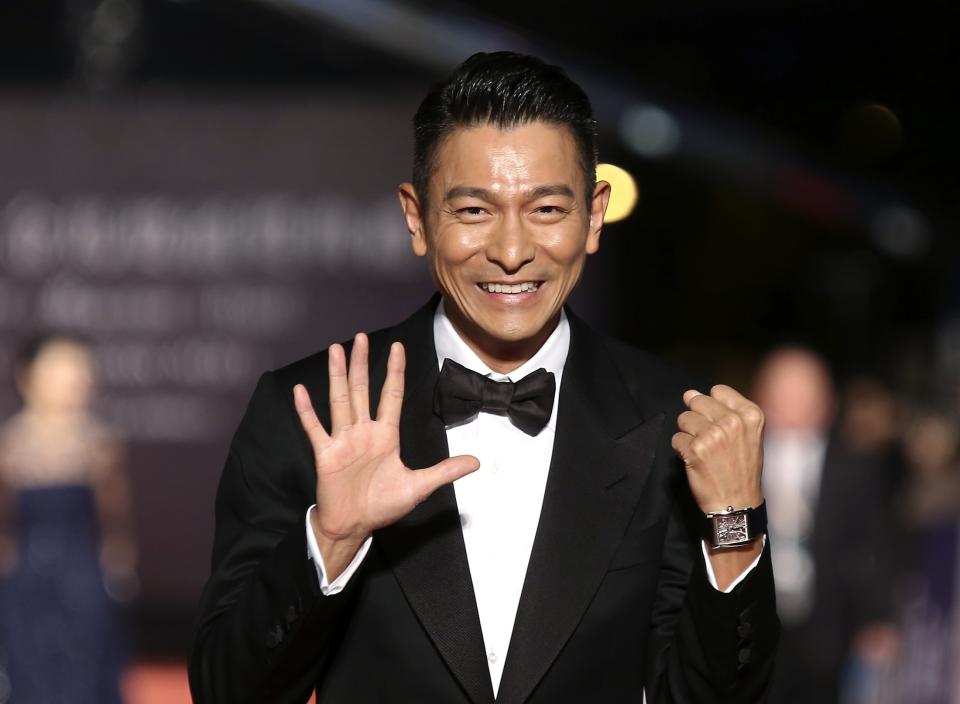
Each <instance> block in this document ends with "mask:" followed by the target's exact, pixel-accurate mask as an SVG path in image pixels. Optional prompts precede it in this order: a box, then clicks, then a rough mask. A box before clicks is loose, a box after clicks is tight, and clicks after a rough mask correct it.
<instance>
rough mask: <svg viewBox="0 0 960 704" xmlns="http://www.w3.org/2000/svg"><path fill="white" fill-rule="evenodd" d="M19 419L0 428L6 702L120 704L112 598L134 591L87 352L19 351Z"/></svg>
mask: <svg viewBox="0 0 960 704" xmlns="http://www.w3.org/2000/svg"><path fill="white" fill-rule="evenodd" d="M15 378H16V385H17V389H18V391H19V392H20V395H21V397H22V398H23V408H22V410H20V411H19V412H18V413H16V414H15V415H14V416H13V417H11V418H10V419H9V420H7V421H6V422H5V423H4V424H3V426H2V427H0V519H2V525H0V559H2V568H0V569H2V575H0V648H2V652H3V657H4V660H5V663H6V668H7V673H8V675H9V679H8V688H9V690H10V691H8V692H7V697H8V700H9V701H13V702H18V703H21V702H22V703H23V704H33V703H41V702H43V703H46V702H58V703H59V702H70V703H71V704H87V703H89V704H110V703H111V702H119V701H120V690H119V686H120V685H119V681H120V666H121V651H122V647H121V645H120V642H119V640H120V639H119V635H120V633H119V623H118V614H117V613H116V608H115V603H114V600H113V599H112V597H111V592H113V593H114V596H116V595H117V594H123V595H128V594H129V592H130V589H131V588H132V585H134V584H135V562H136V550H135V548H134V543H133V541H132V539H131V534H130V511H129V503H130V501H129V492H128V487H127V481H126V478H125V476H124V474H123V472H122V470H121V462H120V460H121V446H120V443H119V441H118V439H117V438H116V437H115V436H114V434H113V433H112V432H111V430H110V429H109V428H107V427H106V426H105V425H104V424H103V423H101V422H100V421H99V420H97V419H96V418H95V417H94V416H93V415H92V413H91V410H90V403H91V399H92V395H93V389H94V375H93V365H92V360H91V355H90V351H89V350H88V348H87V347H86V345H85V344H84V343H83V342H82V341H80V340H78V339H75V338H72V337H70V336H65V335H54V334H51V335H45V336H42V337H39V338H37V339H35V340H32V341H31V342H29V343H27V344H26V345H24V347H23V348H22V350H21V351H20V354H19V355H18V357H17V363H16V370H15Z"/></svg>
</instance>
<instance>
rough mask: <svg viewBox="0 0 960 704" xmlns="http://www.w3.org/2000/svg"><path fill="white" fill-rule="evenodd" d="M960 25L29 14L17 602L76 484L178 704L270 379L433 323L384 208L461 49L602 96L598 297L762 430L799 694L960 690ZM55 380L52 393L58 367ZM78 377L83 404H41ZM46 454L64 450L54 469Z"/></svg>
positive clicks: (622, 13)
mask: <svg viewBox="0 0 960 704" xmlns="http://www.w3.org/2000/svg"><path fill="white" fill-rule="evenodd" d="M947 7H948V6H947V3H945V2H934V1H931V2H925V3H919V2H917V3H899V4H890V5H887V4H877V3H860V2H851V1H846V0H844V1H841V2H829V3H828V2H809V1H807V2H792V1H785V2H780V3H777V4H775V5H771V4H770V3H760V2H756V1H754V0H745V1H744V2H740V3H713V4H708V3H699V2H690V1H689V0H674V1H673V2H670V3H656V4H653V3H632V4H628V3H617V2H612V1H608V0H594V2H591V3H589V4H587V5H580V6H576V5H572V6H563V7H561V6H559V5H557V4H556V3H548V2H543V1H540V0H531V1H529V2H524V3H517V2H509V3H508V2H500V1H499V0H487V1H486V2H479V1H476V2H474V1H468V0H459V1H457V2H437V1H435V0H416V1H415V0H403V1H399V0H395V1H390V0H30V1H29V2H28V1H27V0H6V1H5V2H3V3H2V4H0V370H2V371H3V374H4V375H3V376H2V377H0V422H2V423H3V424H4V428H5V430H4V431H3V433H2V434H0V462H2V461H3V460H4V458H6V463H7V466H6V468H5V469H3V468H0V477H2V476H6V479H5V480H4V481H5V485H6V489H5V496H6V497H7V498H6V499H3V502H2V503H0V511H2V512H3V514H2V516H3V517H4V520H3V521H0V529H2V530H4V531H5V533H4V535H5V537H4V538H3V540H2V541H0V548H3V546H4V545H6V546H7V548H4V550H5V551H0V558H3V560H0V565H2V566H4V567H3V569H4V570H5V571H6V573H7V575H8V579H7V581H8V582H9V583H10V584H17V583H18V582H17V580H18V579H19V580H20V582H19V583H20V584H21V588H22V585H23V584H25V583H26V584H34V583H35V582H30V579H41V578H42V579H48V578H51V577H50V575H51V574H52V572H56V570H55V569H54V570H52V571H51V569H49V565H48V566H47V567H46V568H45V567H43V565H44V564H47V563H51V560H52V563H51V564H63V563H62V562H58V559H57V558H56V557H54V558H51V557H50V555H56V554H57V553H56V551H53V552H51V549H50V537H49V536H50V535H51V534H50V533H49V532H47V533H44V534H43V535H44V536H46V537H45V538H44V540H46V541H47V542H42V541H41V543H37V544H34V543H30V542H29V541H28V540H27V538H26V537H25V536H27V534H28V533H30V530H32V527H31V525H27V523H28V521H27V519H28V518H29V516H30V513H29V510H28V509H29V506H27V502H26V500H27V499H30V500H31V501H32V500H33V498H31V497H35V496H36V494H37V490H39V489H48V490H49V489H57V491H59V489H64V488H68V487H69V486H74V487H75V486H76V485H83V486H86V487H88V488H89V490H90V493H91V495H92V496H95V497H96V501H95V506H96V507H97V508H96V509H94V510H93V512H92V513H91V512H90V511H89V510H88V509H87V508H82V506H81V505H80V504H82V503H83V501H86V499H83V498H82V497H79V496H76V495H74V496H73V498H69V497H67V498H66V499H65V498H64V496H62V493H63V492H60V493H59V494H58V495H57V497H56V500H57V501H63V500H66V501H68V502H72V501H74V499H77V500H78V501H77V502H75V503H71V504H69V505H70V507H71V508H70V510H69V511H67V512H66V513H68V514H69V515H71V516H78V518H77V520H78V521H87V522H88V523H89V522H90V521H93V522H94V523H98V524H99V525H100V526H101V533H104V534H106V533H105V532H104V530H103V529H102V527H103V526H104V525H109V527H111V530H113V533H111V535H115V537H116V536H119V537H116V542H113V543H111V544H110V545H109V546H107V545H106V544H101V545H99V546H96V545H95V546H94V550H93V552H91V555H93V557H92V558H91V559H92V561H93V563H94V567H93V570H94V572H95V573H96V571H97V569H100V568H102V570H101V571H102V574H103V579H104V582H105V583H106V585H107V587H108V589H107V592H108V593H109V598H110V602H111V604H112V606H110V609H111V610H112V612H113V613H114V616H113V617H111V618H112V619H113V618H114V617H115V620H116V621H117V623H118V626H117V628H116V629H114V630H115V631H116V632H117V635H109V636H108V635H106V634H105V635H104V638H107V637H109V638H113V639H114V640H116V641H117V643H118V645H117V647H116V648H115V651H116V652H113V651H112V652H111V654H110V655H109V657H107V656H104V657H105V658H106V659H108V660H111V662H112V663H113V665H112V667H113V668H114V670H117V671H120V672H122V673H123V675H122V689H123V698H124V701H127V702H132V703H134V704H141V703H148V702H155V701H158V702H159V701H162V702H166V703H174V704H175V703H176V702H179V701H189V695H188V694H187V692H186V685H185V675H184V671H183V667H184V662H185V658H186V655H187V652H188V647H189V634H190V625H191V619H192V617H193V613H194V608H195V605H196V602H197V599H198V597H199V593H200V590H201V588H202V586H203V583H204V581H205V578H206V576H207V574H208V569H209V556H210V548H211V542H212V527H213V511H212V507H213V498H214V493H215V490H216V484H217V481H218V478H219V474H220V470H221V468H222V464H223V461H224V459H225V456H226V449H227V446H228V443H229V440H230V436H231V433H232V432H233V430H234V428H235V427H236V424H237V422H238V421H239V418H240V415H241V414H242V412H243V409H244V407H245V404H246V401H247V399H248V397H249V395H250V393H251V392H252V389H253V387H254V384H255V382H256V379H257V377H258V375H259V374H260V373H261V372H262V371H264V370H266V369H269V368H273V367H276V366H279V365H282V364H284V363H286V362H289V361H292V360H294V359H296V358H299V357H301V356H304V355H306V354H308V353H310V352H312V351H315V350H317V349H319V348H322V347H325V346H326V345H328V344H329V343H330V342H333V341H336V340H339V339H342V338H345V337H348V336H350V335H351V334H352V333H353V332H355V331H356V330H358V329H362V330H371V329H374V328H377V327H382V326H384V325H387V324H390V323H393V322H395V321H397V320H398V319H400V318H402V317H405V315H406V314H407V313H408V312H410V311H412V310H413V309H414V308H415V307H417V306H419V305H420V303H422V302H423V301H424V300H425V299H426V297H427V296H428V295H429V293H430V292H431V290H432V285H431V282H430V280H429V277H428V275H427V273H426V271H425V269H424V268H423V266H422V262H421V261H419V260H417V259H416V258H414V257H413V256H412V254H411V253H410V251H409V245H408V239H407V235H406V231H405V228H404V226H403V222H402V220H401V217H400V210H399V207H398V204H397V201H396V196H395V187H396V185H397V184H398V183H399V182H401V181H404V180H407V179H408V178H409V175H410V169H411V154H412V135H411V129H410V121H411V118H412V115H413V112H414V110H415V109H416V106H417V104H418V102H419V100H420V98H421V97H422V95H423V94H424V92H425V91H426V89H427V87H428V86H429V85H430V84H431V83H433V82H435V81H437V80H439V79H440V78H442V77H443V76H444V75H445V74H446V73H447V72H448V71H449V70H450V69H452V68H453V67H454V66H455V65H456V64H457V63H459V62H460V61H461V60H462V59H464V58H466V57H467V56H469V55H470V54H472V53H473V52H475V51H490V50H498V49H513V50H517V51H523V52H529V53H535V54H538V55H540V56H542V57H544V58H545V59H547V60H548V61H551V62H554V63H559V64H561V65H563V66H564V67H565V68H567V70H568V72H569V73H570V74H571V75H572V76H573V77H574V79H575V80H577V81H578V82H580V83H581V85H582V86H583V87H584V88H585V89H586V91H587V93H588V94H589V95H590V96H591V98H592V100H593V103H594V108H595V111H596V114H597V117H598V119H599V121H600V151H601V161H603V162H606V163H609V164H615V165H616V166H618V167H619V168H620V169H622V170H623V171H624V172H625V173H626V175H624V174H620V175H619V176H618V178H620V179H623V181H622V184H621V185H617V184H615V195H616V197H617V199H618V203H617V204H616V205H617V208H618V210H619V211H620V213H619V215H620V216H621V218H620V219H619V220H617V221H616V222H610V223H609V224H608V226H607V227H606V229H605V235H604V240H603V247H602V249H601V252H600V254H599V255H598V256H596V257H594V258H593V260H592V261H591V262H590V264H589V266H588V268H587V272H586V275H585V279H584V281H583V283H582V285H581V287H580V289H578V291H577V293H576V294H575V299H574V304H573V305H574V307H575V308H576V309H577V310H578V311H579V312H580V313H581V314H582V315H584V316H585V317H587V318H588V319H589V320H591V321H592V322H594V324H595V325H596V326H597V327H600V328H603V329H606V330H608V331H610V332H613V333H615V334H617V335H619V336H620V337H623V338H625V339H627V340H629V341H630V342H632V343H634V344H637V345H639V346H641V347H644V348H647V349H649V350H652V351H654V352H656V353H658V354H661V355H663V356H666V357H668V358H670V359H672V360H674V361H675V362H677V363H678V364H682V365H684V366H687V367H689V368H691V369H693V370H695V371H698V372H700V373H701V374H703V375H705V376H707V377H708V378H712V379H722V380H724V381H725V382H727V383H731V384H733V385H735V386H737V387H739V388H742V389H745V390H748V391H749V392H751V393H753V394H754V396H755V397H756V398H757V399H758V401H760V402H761V404H762V405H764V407H765V409H766V410H767V412H768V416H769V418H770V426H771V432H770V433H769V436H768V443H769V445H768V467H767V470H766V479H765V481H767V482H768V486H767V487H766V493H767V496H768V502H769V503H770V508H771V517H773V516H774V515H778V516H779V517H780V519H779V520H780V525H772V526H771V531H772V535H773V538H774V545H775V546H777V547H778V548H779V546H780V545H783V546H784V548H783V549H782V550H779V554H778V551H777V550H775V553H774V554H775V556H776V557H777V560H778V562H777V564H776V570H777V580H778V589H779V590H781V591H782V592H783V593H781V594H780V595H779V604H780V608H781V616H782V618H783V620H784V624H785V636H784V647H785V648H787V649H790V650H789V652H792V653H796V656H795V657H791V658H790V660H791V662H793V663H795V666H791V667H788V668H786V669H785V670H784V672H783V673H781V675H779V677H780V681H781V685H780V686H782V687H783V689H782V690H780V691H781V692H782V694H780V695H778V696H779V698H778V699H776V701H782V702H788V701H800V702H804V701H807V702H828V701H832V700H833V699H831V698H835V699H836V700H837V701H844V702H849V703H853V702H900V701H903V702H924V703H926V702H930V703H931V704H932V703H934V702H937V703H939V702H958V701H960V668H957V667H954V666H953V663H954V662H958V661H960V635H958V634H960V609H958V608H956V606H955V604H956V603H957V602H960V586H958V585H960V568H958V565H960V560H958V542H960V541H958V517H960V485H958V482H960V480H958V476H960V474H958V473H960V467H958V453H957V447H958V426H957V412H958V403H960V251H958V244H957V243H958V238H957V235H956V228H957V224H958V223H957V218H958V215H960V211H958V207H957V204H958V201H960V182H958V178H957V173H958V166H960V158H958V157H960V128H958V124H960V122H958V109H960V102H958V98H960V94H958V87H957V86H958V83H957V81H956V77H955V74H956V68H957V66H958V59H960V50H958V49H957V44H956V42H955V37H954V31H953V25H952V24H951V23H950V22H948V21H947V17H948V13H947ZM618 174H619V172H618ZM618 183H620V182H619V181H618ZM631 189H635V195H636V199H635V202H634V200H633V199H632V198H630V197H629V195H630V193H631ZM51 333H52V337H42V338H38V337H37V336H38V335H41V336H42V335H48V336H49V335H50V334H51ZM31 340H32V341H33V344H32V345H31V344H30V342H29V341H31ZM51 340H53V341H54V343H58V344H59V346H57V344H54V346H53V347H50V345H49V344H48V343H50V341H51ZM41 343H43V344H41ZM65 349H66V351H64V350H65ZM44 350H45V351H44ZM51 359H53V362H51V361H50V360H51ZM64 359H66V360H67V361H65V362H64V361H63V360H64ZM41 362H43V363H44V364H54V363H56V364H58V365H60V366H56V369H58V370H60V371H49V370H50V369H51V368H52V367H49V366H45V367H42V368H43V369H47V370H48V371H46V372H44V374H45V375H46V376H44V375H40V376H38V374H39V370H40V369H41V366H40V364H41ZM63 365H66V366H63ZM65 369H66V370H67V371H64V370H65ZM71 370H72V371H71ZM54 374H66V375H67V377H69V378H70V379H73V380H74V382H76V379H78V378H79V379H80V380H81V381H80V382H76V383H77V384H80V387H82V393H80V392H78V394H79V395H76V394H75V395H74V396H71V397H70V399H67V400H63V399H59V400H58V398H59V397H57V396H56V394H57V392H56V389H57V388H59V389H60V390H61V391H62V389H63V388H65V385H64V384H66V382H64V383H63V384H58V385H54V386H55V387H56V388H55V389H54V391H53V392H49V390H48V391H43V390H42V389H40V388H39V387H37V386H36V384H37V383H39V382H40V381H42V379H43V378H51V377H50V376H49V375H54ZM71 374H72V375H73V376H70V375H71ZM57 378H61V377H57ZM38 380H39V381H38ZM74 382H71V383H74ZM84 384H88V385H89V388H87V387H86V386H84ZM45 393H46V394H47V395H46V396H44V394H45ZM50 393H53V394H54V398H53V400H51V398H50ZM31 399H33V400H32V401H31ZM37 399H40V400H39V401H38V400H37ZM44 399H46V401H44ZM44 403H46V405H43V404H44ZM58 403H59V404H60V406H58V405H57V404H58ZM37 404H40V405H37ZM63 404H66V406H64V405H63ZM70 404H72V405H70ZM67 406H69V408H68V410H69V413H66V411H64V408H66V407H67ZM31 409H33V410H31ZM38 409H46V410H47V411H50V413H52V415H49V418H50V419H52V420H49V419H48V420H44V419H47V418H48V415H44V414H43V413H42V412H41V410H38ZM58 409H59V410H58ZM65 413H66V415H69V416H70V417H71V418H74V419H77V418H80V417H81V416H82V418H83V420H82V423H81V421H77V422H76V423H74V424H73V425H70V427H71V428H73V429H74V430H72V431H71V432H74V431H75V430H76V428H78V427H81V426H82V427H84V428H86V427H88V426H87V425H82V424H83V423H87V424H91V423H92V424H95V427H96V428H97V432H96V433H93V436H94V437H96V438H97V442H96V443H87V444H85V445H83V446H82V447H80V448H79V449H78V447H75V446H72V445H71V446H66V445H64V447H61V444H63V442H64V441H63V437H64V435H65V434H64V433H57V432H52V431H50V432H48V431H49V428H50V427H52V426H53V425H56V423H58V422H60V420H57V419H61V420H62V418H63V417H65V415H64V414H65ZM31 419H33V420H31ZM38 419H39V420H38ZM31 423H32V425H31ZM24 428H34V430H29V429H28V430H25V429H24ZM37 429H39V430H37ZM67 434H69V433H67ZM48 436H49V437H53V438H55V439H54V440H53V441H52V444H51V442H50V441H48V440H47V439H45V438H47V437H48ZM77 437H83V438H89V437H91V434H90V433H77ZM24 438H29V442H28V441H27V440H24ZM4 443H5V444H4ZM38 448H39V449H38ZM51 448H55V449H56V452H54V451H53V450H51ZM31 452H33V453H36V452H41V453H43V452H46V453H47V454H50V455H51V457H49V458H47V460H45V463H41V464H43V466H44V467H48V469H49V471H47V472H46V473H45V474H41V475H37V474H36V473H35V472H34V471H33V469H34V468H35V467H36V466H37V464H38V463H37V462H34V461H32V460H31V459H30V458H31V457H32V456H34V455H31V454H30V453H31ZM53 455H56V456H55V457H54V456H53ZM45 456H46V455H45ZM81 456H82V457H83V458H85V459H84V461H83V462H79V461H78V460H77V459H76V458H77V457H81ZM104 457H108V458H109V461H107V460H104V459H103V458H104ZM25 458H26V459H25ZM104 467H110V469H109V470H108V469H103V468H104ZM50 468H52V469H50ZM4 473H5V475H4ZM31 490H33V492H32V493H31ZM104 496H107V497H108V498H107V499H104V498H103V497H104ZM117 497H120V498H117ZM50 498H51V497H50V494H49V492H48V493H47V495H46V498H45V499H44V500H47V499H50ZM25 506H27V508H24V507H25ZM17 507H19V510H18V509H17ZM104 507H106V508H104ZM88 508H89V507H88ZM114 529H115V530H114ZM34 532H36V531H34ZM95 532H96V531H94V533H91V535H93V534H95ZM91 540H96V538H91ZM38 544H39V545H40V547H37V545H38ZM98 550H99V552H98ZM98 554H99V559H98V558H97V555H98ZM4 555H6V556H7V557H6V558H4ZM31 555H32V556H33V557H30V556H31ZM37 555H39V557H37ZM34 558H36V559H34ZM41 558H42V559H41ZM31 560H32V562H31ZM44 560H47V563H44ZM98 561H99V564H100V568H97V567H96V563H97V562H98ZM28 563H29V564H28ZM38 564H39V565H40V567H37V565H38ZM25 565H26V567H25ZM31 565H32V567H30V566H31ZM27 567H30V568H31V569H34V568H36V569H34V572H36V571H37V570H39V573H38V574H40V576H39V577H38V576H37V574H34V575H33V576H31V577H29V579H28V578H27V577H24V572H25V570H26V568H27ZM44 569H46V570H47V571H46V572H44ZM41 573H42V574H41ZM18 575H19V576H18ZM43 575H46V576H43ZM24 579H27V582H24V581H23V580H24ZM6 591H7V592H8V593H9V594H14V593H16V589H13V588H9V589H7V590H6ZM36 593H37V592H34V597H33V602H34V604H35V605H36V601H37V599H38V597H37V596H36ZM10 600H11V599H10V598H8V599H7V601H8V602H9V601H10ZM28 601H29V600H28ZM81 630H82V629H81ZM31 632H32V631H31ZM112 632H113V631H111V633H112ZM10 637H19V636H10ZM824 644H829V647H824ZM50 647H51V648H52V647H53V646H50ZM49 650H50V648H48V651H49ZM814 654H815V655H816V657H813V655H814ZM17 657H18V656H17V655H16V654H12V653H11V650H10V648H9V647H7V648H6V650H5V651H4V652H0V702H7V701H28V700H27V699H24V698H22V697H21V699H19V700H18V699H17V696H16V692H17V687H18V685H17V678H16V676H15V675H14V674H13V673H14V672H15V671H16V668H17V667H18V665H17V662H16V661H17ZM44 657H45V658H46V660H43V661H42V662H44V663H53V662H57V663H59V664H56V665H52V664H48V667H64V668H65V667H67V665H64V663H63V662H61V661H58V660H56V658H55V657H53V656H50V655H49V652H48V655H46V656H44ZM61 660H62V658H61ZM63 671H64V672H66V670H63ZM58 672H59V670H58ZM107 677H108V678H109V677H110V675H107ZM796 683H801V684H796ZM804 687H809V689H804ZM787 692H790V694H788V693H787ZM99 701H107V699H100V700H99Z"/></svg>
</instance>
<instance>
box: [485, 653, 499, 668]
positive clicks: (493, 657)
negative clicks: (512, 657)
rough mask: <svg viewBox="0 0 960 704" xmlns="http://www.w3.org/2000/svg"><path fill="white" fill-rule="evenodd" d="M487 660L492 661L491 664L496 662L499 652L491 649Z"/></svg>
mask: <svg viewBox="0 0 960 704" xmlns="http://www.w3.org/2000/svg"><path fill="white" fill-rule="evenodd" d="M487 660H489V661H490V664H491V665H492V664H494V663H495V662H496V661H497V654H496V653H495V652H493V651H492V650H491V651H490V652H489V653H487Z"/></svg>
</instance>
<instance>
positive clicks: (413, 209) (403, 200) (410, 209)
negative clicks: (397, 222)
mask: <svg viewBox="0 0 960 704" xmlns="http://www.w3.org/2000/svg"><path fill="white" fill-rule="evenodd" d="M397 196H399V198H400V207H401V208H402V209H403V219H404V220H405V221H406V223H407V231H408V232H409V233H410V245H411V246H412V247H413V253H414V254H416V255H417V256H418V257H422V256H424V255H426V253H427V233H426V231H425V230H424V215H425V214H424V212H423V210H422V209H421V208H420V199H419V198H418V197H417V191H416V189H415V188H414V187H413V184H412V183H401V184H400V185H399V186H398V187H397Z"/></svg>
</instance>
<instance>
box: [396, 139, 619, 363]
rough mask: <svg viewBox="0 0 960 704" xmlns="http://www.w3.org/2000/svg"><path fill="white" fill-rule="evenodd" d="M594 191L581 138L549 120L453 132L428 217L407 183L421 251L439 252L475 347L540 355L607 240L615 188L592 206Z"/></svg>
mask: <svg viewBox="0 0 960 704" xmlns="http://www.w3.org/2000/svg"><path fill="white" fill-rule="evenodd" d="M584 188H585V184H584V180H583V172H582V170H581V168H580V164H579V161H578V159H577V148H576V143H575V142H574V139H573V136H572V135H571V133H570V132H569V130H568V129H567V128H565V127H561V126H555V125H550V124H546V123H542V122H534V123H530V124H526V125H522V126H519V127H514V128H512V129H506V130H501V129H498V128H497V127H494V126H489V125H485V126H481V127H472V128H462V129H458V130H456V131H454V132H453V133H452V134H450V135H449V136H448V137H447V138H446V139H445V140H444V141H443V142H442V143H441V145H440V147H439V149H438V152H437V158H436V167H435V169H434V171H433V173H432V175H431V178H430V182H429V204H428V211H427V212H425V213H424V212H422V210H421V208H420V204H419V202H418V201H417V199H416V196H415V193H414V192H413V189H412V187H409V184H404V186H402V187H401V201H402V202H403V205H404V212H405V214H406V217H407V225H408V228H409V229H410V232H411V235H412V236H413V248H414V251H415V252H416V253H417V254H418V255H420V256H426V257H428V258H429V261H430V267H431V270H432V273H433V276H434V278H435V280H436V282H437V284H438V285H439V287H440V289H441V290H442V291H443V293H444V296H445V300H446V301H447V312H448V315H449V316H450V318H451V320H452V321H453V323H454V325H455V326H456V327H457V328H458V330H459V331H460V333H461V334H462V335H464V337H466V338H467V340H468V342H470V343H472V344H471V346H473V347H474V348H477V347H480V348H482V349H484V350H487V351H494V352H497V351H507V350H508V349H509V348H511V347H513V348H517V349H520V348H523V347H529V346H530V345H531V343H532V344H533V345H534V347H533V350H532V352H535V351H536V349H537V348H538V347H539V345H540V344H542V343H543V341H544V340H545V339H546V337H547V336H548V335H549V334H550V332H551V331H552V330H553V327H554V325H555V324H556V321H557V319H558V317H559V313H560V309H561V307H562V306H563V304H564V302H565V301H566V300H567V297H568V296H569V295H570V292H571V291H572V290H573V287H574V286H575V285H576V284H577V281H578V280H579V278H580V274H581V272H582V270H583V265H584V260H585V259H586V255H587V254H592V253H593V252H595V251H596V250H597V248H598V246H599V240H600V227H601V225H602V223H603V211H604V209H605V208H606V203H607V199H608V197H609V186H608V185H607V184H606V183H600V184H598V185H597V189H596V191H595V193H594V197H593V198H592V200H591V202H590V203H587V202H585V198H584ZM532 352H531V354H532ZM507 356H508V357H509V356H510V355H509V353H508V355H507Z"/></svg>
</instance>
